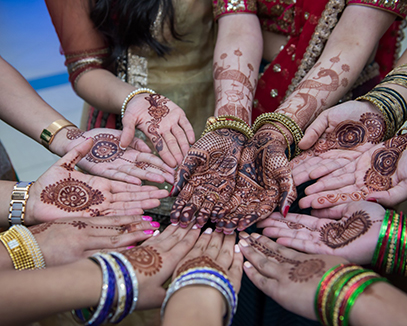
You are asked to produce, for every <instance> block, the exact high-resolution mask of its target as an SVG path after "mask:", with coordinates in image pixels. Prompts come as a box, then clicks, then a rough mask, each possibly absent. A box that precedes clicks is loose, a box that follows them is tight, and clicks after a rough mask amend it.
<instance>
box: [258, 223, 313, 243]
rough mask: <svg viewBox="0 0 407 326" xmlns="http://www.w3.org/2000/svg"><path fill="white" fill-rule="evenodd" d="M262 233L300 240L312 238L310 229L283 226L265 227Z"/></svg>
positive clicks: (271, 236) (275, 237)
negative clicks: (294, 228)
mask: <svg viewBox="0 0 407 326" xmlns="http://www.w3.org/2000/svg"><path fill="white" fill-rule="evenodd" d="M263 235H265V236H267V237H269V238H272V239H278V238H294V239H302V240H310V239H312V236H311V231H309V230H293V229H288V228H284V227H271V226H270V227H267V228H265V229H264V230H263Z"/></svg>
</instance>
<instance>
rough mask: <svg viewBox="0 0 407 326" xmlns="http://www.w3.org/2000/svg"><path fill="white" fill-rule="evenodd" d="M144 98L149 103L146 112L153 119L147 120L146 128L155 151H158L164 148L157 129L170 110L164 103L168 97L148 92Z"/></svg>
mask: <svg viewBox="0 0 407 326" xmlns="http://www.w3.org/2000/svg"><path fill="white" fill-rule="evenodd" d="M145 99H146V100H147V101H148V102H149V103H150V107H149V108H148V113H149V114H150V116H152V117H153V119H151V120H150V121H148V122H147V123H148V124H149V126H148V129H147V130H148V132H149V133H150V134H151V135H153V137H152V138H151V141H152V142H153V144H154V146H155V148H156V149H157V151H158V152H160V151H162V150H163V149H164V142H163V139H162V137H161V135H160V134H159V133H158V129H159V128H160V122H161V120H162V118H164V117H165V116H166V115H167V114H168V113H169V112H170V109H169V108H168V106H166V105H165V104H166V103H167V102H168V99H167V98H166V97H162V96H161V95H159V94H150V95H149V96H148V97H145Z"/></svg>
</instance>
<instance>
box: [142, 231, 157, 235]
mask: <svg viewBox="0 0 407 326" xmlns="http://www.w3.org/2000/svg"><path fill="white" fill-rule="evenodd" d="M143 232H144V233H145V234H148V235H151V234H153V233H154V231H153V230H145V231H143Z"/></svg>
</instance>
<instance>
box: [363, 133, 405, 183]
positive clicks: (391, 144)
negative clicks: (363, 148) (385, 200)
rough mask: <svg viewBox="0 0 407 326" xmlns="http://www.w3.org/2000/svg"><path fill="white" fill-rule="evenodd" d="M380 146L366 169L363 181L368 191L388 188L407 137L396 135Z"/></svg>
mask: <svg viewBox="0 0 407 326" xmlns="http://www.w3.org/2000/svg"><path fill="white" fill-rule="evenodd" d="M383 146H384V147H382V148H379V149H377V150H375V151H374V153H373V155H372V159H371V167H370V168H369V169H368V170H367V171H366V174H365V176H364V179H363V180H364V183H365V185H366V187H367V188H368V189H369V190H370V191H385V190H389V189H390V188H391V187H392V185H393V183H392V179H391V177H392V175H393V174H394V173H395V172H396V170H397V166H398V162H399V160H400V157H401V154H402V153H403V151H404V150H405V149H406V147H407V137H406V136H404V135H402V136H396V137H393V138H391V139H389V140H387V141H385V142H384V143H383Z"/></svg>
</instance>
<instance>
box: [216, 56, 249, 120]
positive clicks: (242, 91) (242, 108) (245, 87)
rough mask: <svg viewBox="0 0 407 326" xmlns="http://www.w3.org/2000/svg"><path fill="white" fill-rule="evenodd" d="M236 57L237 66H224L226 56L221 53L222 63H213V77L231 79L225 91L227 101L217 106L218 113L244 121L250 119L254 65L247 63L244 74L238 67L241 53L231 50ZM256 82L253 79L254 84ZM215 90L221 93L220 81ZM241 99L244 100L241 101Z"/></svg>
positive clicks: (220, 98) (224, 79)
mask: <svg viewBox="0 0 407 326" xmlns="http://www.w3.org/2000/svg"><path fill="white" fill-rule="evenodd" d="M233 54H234V55H235V56H236V57H237V62H238V68H237V69H230V65H227V66H225V63H224V61H225V59H226V58H227V57H228V55H227V54H226V53H222V55H221V56H220V59H221V60H222V61H223V62H222V65H219V64H218V62H215V63H214V65H213V71H214V79H215V81H220V82H221V81H229V82H230V81H231V82H232V84H231V87H230V88H229V89H228V90H227V91H225V94H226V101H227V103H226V104H225V105H223V106H221V107H220V108H219V111H218V112H219V115H235V116H237V117H240V118H242V119H243V120H245V121H250V117H249V110H250V108H249V107H250V103H251V100H252V99H253V95H254V90H255V89H254V86H253V84H252V83H251V82H250V78H251V75H252V73H253V72H254V67H253V65H252V64H250V63H249V64H248V65H247V68H249V73H248V75H245V74H244V73H243V72H242V71H241V67H240V57H241V56H242V55H243V53H242V52H241V51H240V50H239V49H237V50H235V51H234V52H233ZM256 83H257V81H256V80H254V85H255V84H256ZM216 91H217V92H218V93H219V94H221V92H222V83H221V86H219V87H217V89H216ZM222 100H223V98H222V97H221V96H219V98H218V100H217V102H221V101H222ZM243 101H245V102H244V103H243Z"/></svg>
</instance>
